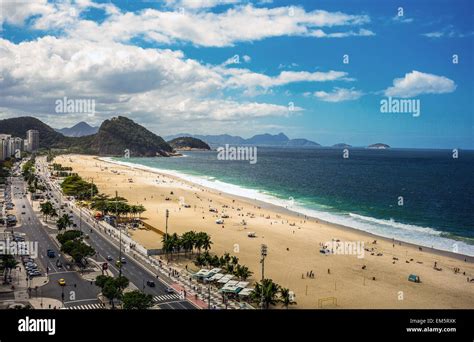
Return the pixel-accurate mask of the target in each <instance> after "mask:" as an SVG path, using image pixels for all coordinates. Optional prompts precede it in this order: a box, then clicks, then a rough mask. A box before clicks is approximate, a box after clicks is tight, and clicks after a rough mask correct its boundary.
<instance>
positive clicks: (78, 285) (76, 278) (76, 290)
mask: <svg viewBox="0 0 474 342" xmlns="http://www.w3.org/2000/svg"><path fill="white" fill-rule="evenodd" d="M59 279H64V280H65V281H66V286H61V285H59ZM63 291H64V300H65V301H70V300H85V299H87V300H97V295H98V294H99V293H100V288H99V287H97V286H96V285H95V283H94V282H92V283H91V282H90V281H87V280H85V279H83V278H81V276H80V275H79V274H77V272H74V271H69V272H58V273H53V274H50V275H49V283H48V284H46V285H45V286H43V289H42V295H43V296H44V297H51V298H56V299H58V300H62V293H63Z"/></svg>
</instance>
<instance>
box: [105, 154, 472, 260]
mask: <svg viewBox="0 0 474 342" xmlns="http://www.w3.org/2000/svg"><path fill="white" fill-rule="evenodd" d="M100 159H101V160H104V161H107V162H110V163H114V164H118V165H123V166H128V167H131V168H135V169H140V170H145V171H151V172H159V173H163V174H167V175H170V176H175V177H178V178H181V179H183V180H185V181H188V182H191V183H194V184H198V185H200V186H204V187H207V188H210V189H214V190H217V191H220V192H223V193H227V194H231V195H235V196H240V197H245V198H248V199H252V200H256V201H260V202H265V203H269V204H273V205H276V206H279V207H283V208H286V209H289V210H291V211H294V212H296V213H299V214H302V215H306V216H308V217H311V218H316V219H319V220H323V221H326V222H331V223H334V224H338V225H341V226H345V227H350V228H354V229H357V230H361V231H365V232H367V233H371V234H374V235H378V236H382V237H385V238H390V239H391V238H393V239H395V240H397V241H404V242H409V243H414V244H417V245H420V246H425V247H433V248H435V249H439V250H444V251H449V252H456V251H457V253H460V254H465V255H470V256H474V246H473V245H469V244H467V243H465V242H463V241H456V240H453V239H449V238H446V237H443V236H441V233H442V232H440V231H438V230H435V229H433V228H430V227H421V226H416V225H411V224H405V223H400V222H397V221H395V220H393V219H389V220H384V219H377V218H373V217H368V216H363V215H359V214H354V213H335V212H329V211H326V210H321V209H315V208H313V207H312V208H308V207H307V206H305V205H304V204H302V203H299V202H298V201H297V200H293V199H291V198H290V199H288V200H286V199H281V198H278V197H275V196H273V195H270V194H267V193H265V192H262V191H259V190H255V189H249V188H245V187H242V186H238V185H234V184H229V183H225V182H222V181H219V180H217V179H215V177H209V176H194V175H189V174H186V173H183V172H179V171H174V170H167V169H160V168H158V167H151V166H146V165H141V164H135V163H130V162H124V161H118V160H114V159H112V158H100ZM321 208H324V207H323V206H321Z"/></svg>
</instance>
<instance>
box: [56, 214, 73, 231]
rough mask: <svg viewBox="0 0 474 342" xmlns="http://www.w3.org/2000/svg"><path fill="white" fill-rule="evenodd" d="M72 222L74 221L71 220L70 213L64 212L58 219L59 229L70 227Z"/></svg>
mask: <svg viewBox="0 0 474 342" xmlns="http://www.w3.org/2000/svg"><path fill="white" fill-rule="evenodd" d="M72 224H73V222H72V221H71V217H70V216H69V215H68V214H64V215H63V216H61V217H60V218H59V219H58V220H57V221H56V226H57V227H58V230H63V229H66V228H69V227H70V226H71V225H72Z"/></svg>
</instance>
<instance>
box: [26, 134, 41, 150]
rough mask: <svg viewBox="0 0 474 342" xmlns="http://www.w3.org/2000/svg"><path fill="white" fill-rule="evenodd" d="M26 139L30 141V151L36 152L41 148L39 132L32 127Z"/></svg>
mask: <svg viewBox="0 0 474 342" xmlns="http://www.w3.org/2000/svg"><path fill="white" fill-rule="evenodd" d="M26 140H27V141H28V150H27V151H28V152H35V151H36V150H38V149H39V132H38V131H37V130H35V129H30V130H28V131H27V132H26Z"/></svg>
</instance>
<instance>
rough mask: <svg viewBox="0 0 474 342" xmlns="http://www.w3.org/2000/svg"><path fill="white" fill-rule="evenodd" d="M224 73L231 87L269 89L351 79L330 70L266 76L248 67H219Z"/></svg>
mask: <svg viewBox="0 0 474 342" xmlns="http://www.w3.org/2000/svg"><path fill="white" fill-rule="evenodd" d="M220 71H221V72H222V73H223V74H224V75H227V76H229V78H228V79H227V81H226V85H227V86H228V87H232V88H247V89H257V88H262V89H269V88H272V87H279V86H284V85H287V84H290V83H296V82H329V81H353V80H354V79H352V78H350V77H348V74H347V73H346V72H344V71H335V70H330V71H327V72H322V71H316V72H308V71H282V72H281V73H280V74H279V75H277V76H268V75H265V74H260V73H256V72H252V71H250V70H248V69H237V68H231V69H225V70H224V69H221V70H220Z"/></svg>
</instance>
